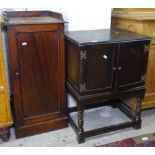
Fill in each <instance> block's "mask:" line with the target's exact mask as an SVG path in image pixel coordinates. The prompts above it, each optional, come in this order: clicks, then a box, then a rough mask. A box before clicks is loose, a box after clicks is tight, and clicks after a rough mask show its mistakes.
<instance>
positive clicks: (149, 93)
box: [111, 8, 155, 109]
mask: <svg viewBox="0 0 155 155" xmlns="http://www.w3.org/2000/svg"><path fill="white" fill-rule="evenodd" d="M111 27H112V28H120V29H125V30H128V31H132V32H136V33H139V34H142V35H147V36H151V37H152V40H151V43H150V51H149V58H148V68H147V74H146V93H145V97H144V99H143V101H142V109H147V108H153V107H155V80H154V79H155V69H154V66H155V8H115V9H113V12H112V17H111ZM132 102H134V100H130V101H129V103H130V104H131V106H132V105H133V103H132Z"/></svg>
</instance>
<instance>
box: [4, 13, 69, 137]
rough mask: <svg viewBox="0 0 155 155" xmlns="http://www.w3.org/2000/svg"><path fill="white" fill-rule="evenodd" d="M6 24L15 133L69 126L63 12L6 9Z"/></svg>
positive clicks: (35, 131) (29, 132) (40, 131)
mask: <svg viewBox="0 0 155 155" xmlns="http://www.w3.org/2000/svg"><path fill="white" fill-rule="evenodd" d="M5 26H6V32H7V39H8V51H9V59H10V62H9V63H10V69H11V79H12V95H13V101H14V102H13V108H14V115H15V116H14V117H15V120H14V121H15V131H16V137H17V138H19V137H25V136H29V135H34V134H38V133H42V132H46V131H50V130H54V129H58V128H63V127H66V126H67V117H66V112H65V110H66V108H65V95H64V94H65V82H64V79H65V76H64V75H65V72H64V71H65V65H64V21H63V18H62V15H61V14H59V13H55V12H50V11H28V12H23V11H21V12H6V13H5Z"/></svg>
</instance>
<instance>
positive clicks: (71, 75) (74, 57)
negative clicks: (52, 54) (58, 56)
mask: <svg viewBox="0 0 155 155" xmlns="http://www.w3.org/2000/svg"><path fill="white" fill-rule="evenodd" d="M65 45H66V47H65V53H66V75H67V76H66V80H67V81H68V82H69V83H70V84H71V85H72V86H73V87H74V88H75V89H76V90H77V89H78V85H79V68H80V67H79V65H80V62H79V48H78V47H77V46H76V45H75V44H73V43H72V42H71V41H69V40H67V39H65Z"/></svg>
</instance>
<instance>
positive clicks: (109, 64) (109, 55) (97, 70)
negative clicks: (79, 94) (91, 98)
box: [80, 44, 117, 93]
mask: <svg viewBox="0 0 155 155" xmlns="http://www.w3.org/2000/svg"><path fill="white" fill-rule="evenodd" d="M82 52H83V53H82V54H81V56H84V54H85V55H86V57H85V58H84V57H83V58H82V57H81V59H85V60H82V63H83V64H82V68H83V77H82V78H81V84H83V85H84V84H85V88H86V90H85V91H86V92H88V93H96V92H110V91H113V88H114V78H115V71H116V70H115V69H116V68H115V65H116V64H115V63H116V62H115V55H117V46H115V44H105V45H90V46H86V47H84V48H83V50H82ZM82 80H83V82H82ZM83 85H82V86H83ZM80 89H81V88H80Z"/></svg>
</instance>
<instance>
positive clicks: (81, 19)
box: [0, 8, 111, 31]
mask: <svg viewBox="0 0 155 155" xmlns="http://www.w3.org/2000/svg"><path fill="white" fill-rule="evenodd" d="M3 10H53V11H56V12H61V13H62V14H63V17H64V20H65V21H67V22H68V24H66V27H65V30H70V31H73V30H91V29H104V28H110V20H111V8H93V9H92V8H87V9H86V8H35V9H34V8H21V9H20V8H17V9H15V8H14V9H0V11H3Z"/></svg>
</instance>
